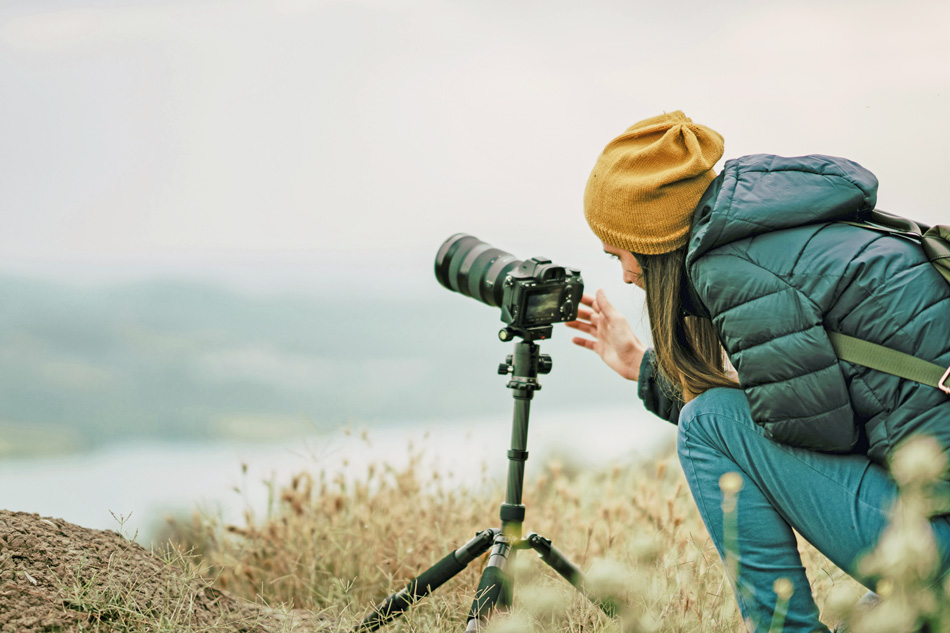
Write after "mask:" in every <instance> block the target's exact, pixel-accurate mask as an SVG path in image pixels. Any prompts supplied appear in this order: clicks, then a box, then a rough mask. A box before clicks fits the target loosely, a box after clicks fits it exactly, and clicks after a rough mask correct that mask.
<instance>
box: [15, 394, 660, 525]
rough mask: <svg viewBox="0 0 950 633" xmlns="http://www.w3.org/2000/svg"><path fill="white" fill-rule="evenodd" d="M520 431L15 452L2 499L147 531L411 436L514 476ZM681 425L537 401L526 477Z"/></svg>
mask: <svg viewBox="0 0 950 633" xmlns="http://www.w3.org/2000/svg"><path fill="white" fill-rule="evenodd" d="M510 431H511V417H510V413H509V414H508V415H507V416H504V415H498V416H491V417H482V418H473V419H469V420H466V421H464V422H463V421H456V422H451V423H447V424H436V423H435V422H432V423H424V424H412V425H408V424H406V425H389V426H379V427H374V428H372V429H371V430H368V431H366V433H365V435H364V433H363V432H361V431H360V430H358V429H356V430H353V431H351V432H348V433H347V432H344V431H342V430H341V431H340V432H336V433H329V434H324V435H320V436H313V437H309V438H306V439H302V440H298V441H294V442H287V443H279V444H266V443H264V444H262V443H249V442H221V441H218V442H206V443H197V442H178V443H155V442H150V443H123V444H116V445H112V446H110V447H108V448H105V449H101V450H98V451H94V452H88V453H80V454H74V455H68V456H61V457H44V458H35V459H8V460H5V461H4V462H0V508H4V509H8V510H14V511H23V512H36V513H39V514H41V515H44V516H53V517H60V518H63V519H66V520H67V521H70V522H72V523H76V524H79V525H82V526H84V527H89V528H100V529H114V530H118V529H120V522H119V520H118V519H117V518H116V517H124V518H125V522H124V525H123V526H122V531H123V532H124V533H126V534H128V535H132V534H134V533H135V532H136V531H139V532H140V535H139V540H140V541H145V540H147V534H148V532H149V531H150V530H151V528H153V527H154V526H155V525H156V523H157V522H158V521H160V520H161V518H162V517H163V516H164V515H167V514H169V513H178V514H182V513H187V512H191V511H192V510H194V509H196V508H200V509H202V510H203V511H206V512H215V513H219V514H220V515H221V516H222V517H223V518H224V519H225V520H229V521H234V520H239V518H240V516H241V514H242V513H243V511H244V509H245V508H246V507H248V506H250V507H251V508H253V509H255V510H256V511H263V510H264V509H265V507H266V503H267V487H266V485H265V484H264V482H265V481H266V480H269V479H272V478H273V479H275V480H276V481H277V482H278V484H281V483H285V482H288V481H289V480H290V477H291V476H292V475H293V474H295V473H297V472H300V471H303V470H307V471H310V472H312V473H319V471H321V470H323V471H326V472H327V474H330V475H332V474H336V473H344V474H347V475H349V476H353V477H360V476H361V475H362V474H363V473H365V471H366V468H367V466H368V465H369V464H370V463H373V462H386V463H389V464H391V465H393V466H396V467H398V466H401V465H405V464H406V462H407V460H408V455H409V452H410V451H409V447H410V445H412V446H414V447H415V448H416V449H418V450H421V451H422V453H423V460H422V462H423V465H424V467H425V468H428V469H438V470H439V471H440V472H442V473H443V474H445V475H448V474H449V473H451V475H452V476H453V477H454V478H455V480H456V481H458V482H459V485H467V484H469V483H477V482H479V481H481V479H482V477H483V472H485V473H487V475H488V476H489V477H492V478H497V480H498V481H504V479H505V476H506V472H507V470H506V469H507V457H506V454H507V450H508V448H509V446H510ZM674 437H675V428H674V427H673V426H672V425H670V424H667V423H665V422H663V421H662V420H659V419H658V418H655V417H653V416H652V415H650V414H649V413H647V412H646V411H644V410H643V408H642V406H640V404H639V403H638V402H634V403H633V404H631V405H630V406H629V407H614V408H604V409H596V410H586V411H569V412H565V411H561V412H557V413H553V414H552V413H548V412H544V413H539V412H536V411H532V415H531V419H530V431H529V436H528V450H529V451H530V453H531V456H530V459H529V461H528V463H527V466H526V479H527V480H528V481H530V479H531V477H532V475H533V474H534V473H537V472H538V470H539V467H540V465H541V464H542V463H543V462H544V460H545V459H549V458H550V457H551V456H553V455H558V456H563V458H564V459H570V460H572V461H574V462H576V463H579V464H583V465H591V466H598V465H605V464H610V463H615V462H628V461H630V460H635V459H639V458H642V457H644V456H649V455H651V454H654V453H656V452H657V451H659V450H662V449H663V448H664V447H667V446H670V445H672V442H673V441H674ZM483 469H484V470H483ZM501 501H503V499H499V502H501ZM113 515H114V516H113Z"/></svg>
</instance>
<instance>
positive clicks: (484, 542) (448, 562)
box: [354, 528, 499, 633]
mask: <svg viewBox="0 0 950 633" xmlns="http://www.w3.org/2000/svg"><path fill="white" fill-rule="evenodd" d="M498 533H499V530H498V529H496V528H492V529H489V530H484V531H482V532H479V533H478V534H476V535H475V538H473V539H472V540H470V541H469V542H468V543H466V544H465V545H463V546H462V547H460V548H458V549H457V550H455V551H454V552H452V553H451V554H449V555H448V556H446V557H445V558H443V559H442V560H440V561H439V562H437V563H436V564H435V565H433V566H432V567H430V568H429V569H427V570H425V571H424V572H422V573H421V574H419V575H418V576H416V577H415V578H413V579H412V580H410V581H409V584H408V585H406V587H405V589H403V590H402V591H397V592H396V593H394V594H392V595H391V596H389V597H388V598H386V599H385V600H383V601H382V602H381V603H379V605H377V606H376V608H374V609H373V611H372V613H370V614H369V615H367V616H366V617H365V618H363V621H362V622H361V623H360V625H359V626H358V627H356V629H355V630H354V633H366V632H368V631H375V630H376V629H378V628H379V627H381V626H383V625H384V624H386V623H387V622H390V621H391V620H393V619H395V618H396V617H398V616H399V615H402V612H403V611H405V610H406V609H408V608H409V606H410V605H411V604H413V603H414V602H415V601H416V600H418V599H419V598H424V597H425V596H427V595H429V594H430V593H432V592H433V591H435V590H436V589H438V588H439V587H441V586H442V585H443V584H445V583H446V582H447V581H448V580H450V579H452V578H453V577H455V575H456V574H458V573H459V572H461V571H462V570H463V569H465V567H466V566H468V564H469V563H471V562H472V561H473V560H475V559H476V558H478V557H479V556H481V555H482V554H484V553H485V552H486V551H488V548H489V547H491V544H492V542H493V541H494V539H495V535H496V534H498Z"/></svg>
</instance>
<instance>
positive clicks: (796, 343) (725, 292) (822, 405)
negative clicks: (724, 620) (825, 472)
mask: <svg viewBox="0 0 950 633" xmlns="http://www.w3.org/2000/svg"><path fill="white" fill-rule="evenodd" d="M694 268H695V269H696V270H694V271H693V272H695V273H697V274H695V275H693V279H694V285H695V287H696V291H697V293H698V294H699V295H700V297H701V298H702V301H703V302H704V303H705V305H706V306H708V307H709V309H710V312H711V314H713V315H715V316H714V317H713V323H715V325H716V328H717V330H718V331H719V336H720V340H721V341H722V344H723V346H724V347H725V349H726V353H727V354H728V356H729V359H730V361H732V364H733V365H734V366H735V368H736V371H737V372H738V374H739V383H740V385H741V387H742V388H743V390H744V391H745V393H746V397H747V398H748V400H749V406H750V408H751V411H752V417H753V419H754V420H755V421H756V422H757V423H759V424H761V425H762V426H763V427H765V429H766V431H767V432H768V433H769V434H770V435H771V436H772V437H773V439H775V440H777V441H779V442H782V443H785V444H790V445H793V446H801V447H806V448H812V449H816V450H822V451H829V452H845V451H848V450H850V449H851V448H853V447H854V445H855V444H856V443H857V441H858V427H857V425H856V423H855V420H854V413H853V410H852V407H851V402H850V398H849V395H848V389H847V385H846V383H845V380H844V376H843V375H842V373H841V370H840V369H839V367H838V360H837V357H836V356H835V353H834V350H833V348H832V347H831V343H830V341H829V340H828V335H827V334H826V333H825V330H824V327H823V315H822V311H821V309H820V307H819V306H817V305H815V304H814V303H813V302H812V301H811V300H810V299H809V298H808V297H806V296H805V295H803V294H802V293H801V291H799V290H798V289H796V288H794V287H792V286H791V285H789V284H788V283H787V282H786V281H785V280H784V279H782V278H781V277H779V276H777V275H776V274H774V273H772V272H771V271H769V270H766V269H765V268H762V267H761V266H760V265H758V264H756V263H754V262H752V261H749V260H748V259H747V258H745V257H744V256H743V254H742V252H741V251H739V250H733V251H731V252H726V253H722V252H721V251H720V253H710V254H709V255H707V256H706V257H704V258H702V260H700V261H698V262H696V265H695V267H694Z"/></svg>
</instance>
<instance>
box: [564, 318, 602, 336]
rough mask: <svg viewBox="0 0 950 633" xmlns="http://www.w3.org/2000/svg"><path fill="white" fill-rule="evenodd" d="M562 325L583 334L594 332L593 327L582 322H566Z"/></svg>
mask: <svg viewBox="0 0 950 633" xmlns="http://www.w3.org/2000/svg"><path fill="white" fill-rule="evenodd" d="M564 325H566V326H567V327H569V328H574V329H575V330H580V331H581V332H584V333H585V334H594V332H595V328H594V326H593V325H592V324H590V323H586V322H584V321H567V322H566V323H565V324H564Z"/></svg>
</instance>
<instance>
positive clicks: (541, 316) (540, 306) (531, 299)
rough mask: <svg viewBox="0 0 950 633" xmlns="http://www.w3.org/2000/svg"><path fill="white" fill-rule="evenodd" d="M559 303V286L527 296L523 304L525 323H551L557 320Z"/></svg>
mask: <svg viewBox="0 0 950 633" xmlns="http://www.w3.org/2000/svg"><path fill="white" fill-rule="evenodd" d="M560 303H561V288H560V286H559V287H557V288H555V289H553V290H548V291H542V292H536V293H533V294H529V295H528V297H527V301H526V302H525V321H526V322H528V323H553V322H554V321H556V320H557V316H558V308H559V307H560Z"/></svg>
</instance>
